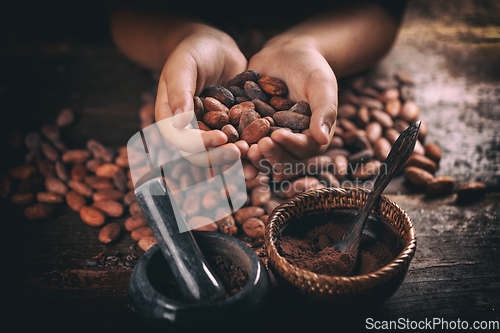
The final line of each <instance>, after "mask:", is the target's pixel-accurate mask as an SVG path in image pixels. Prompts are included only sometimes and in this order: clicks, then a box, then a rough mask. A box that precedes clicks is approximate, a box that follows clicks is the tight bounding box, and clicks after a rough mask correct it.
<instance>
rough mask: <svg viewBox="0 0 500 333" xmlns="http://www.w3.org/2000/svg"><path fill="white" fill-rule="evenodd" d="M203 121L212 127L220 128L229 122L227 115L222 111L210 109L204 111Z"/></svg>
mask: <svg viewBox="0 0 500 333" xmlns="http://www.w3.org/2000/svg"><path fill="white" fill-rule="evenodd" d="M203 122H204V123H205V124H206V125H207V126H208V127H210V128H212V129H222V127H224V126H225V125H226V124H227V123H228V122H229V116H228V114H227V113H226V112H224V111H211V112H208V113H205V115H204V116H203Z"/></svg>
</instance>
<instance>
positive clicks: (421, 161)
mask: <svg viewBox="0 0 500 333" xmlns="http://www.w3.org/2000/svg"><path fill="white" fill-rule="evenodd" d="M406 165H407V166H416V167H418V168H420V169H424V170H425V171H428V172H430V173H432V174H434V173H435V172H436V169H437V166H436V162H434V161H433V160H431V159H430V158H428V157H426V156H424V155H420V154H412V155H411V156H410V158H409V159H408V162H406Z"/></svg>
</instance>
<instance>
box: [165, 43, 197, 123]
mask: <svg viewBox="0 0 500 333" xmlns="http://www.w3.org/2000/svg"><path fill="white" fill-rule="evenodd" d="M197 73H198V72H197V65H196V63H195V61H194V59H193V58H191V57H180V56H179V55H178V54H175V53H174V54H172V55H171V56H170V58H169V59H168V60H167V62H166V64H165V68H164V69H163V74H162V77H163V79H164V80H165V83H166V90H167V95H168V104H169V106H170V110H172V115H176V116H177V117H175V119H174V122H173V125H174V127H175V128H179V129H181V128H185V127H186V126H187V125H188V124H189V122H190V121H191V120H192V119H191V118H192V117H191V116H192V115H193V114H192V113H191V114H190V115H191V116H187V115H186V116H178V115H179V114H182V113H186V112H188V111H193V110H194V102H193V97H194V94H195V90H196V80H197V76H198V75H197Z"/></svg>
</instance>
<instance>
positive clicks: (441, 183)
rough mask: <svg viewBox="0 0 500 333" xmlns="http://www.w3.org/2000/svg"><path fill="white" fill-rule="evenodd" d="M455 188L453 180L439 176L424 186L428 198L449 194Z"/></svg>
mask: <svg viewBox="0 0 500 333" xmlns="http://www.w3.org/2000/svg"><path fill="white" fill-rule="evenodd" d="M454 187H455V180H454V179H453V178H452V177H448V176H439V177H436V178H434V179H433V180H431V181H430V182H428V183H427V185H426V191H427V194H428V195H429V196H442V195H447V194H450V193H451V192H452V191H453V188H454Z"/></svg>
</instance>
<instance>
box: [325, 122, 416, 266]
mask: <svg viewBox="0 0 500 333" xmlns="http://www.w3.org/2000/svg"><path fill="white" fill-rule="evenodd" d="M420 123H421V121H420V120H419V121H417V122H416V123H414V124H413V125H411V126H410V127H408V128H407V129H406V130H405V131H404V132H403V133H401V135H400V136H399V138H398V139H397V140H396V142H395V143H394V146H393V147H392V149H391V151H390V153H389V155H388V156H387V159H386V161H385V163H386V172H381V171H379V174H378V176H377V179H376V180H375V184H373V187H372V189H371V191H370V193H369V194H368V198H367V199H366V201H365V202H364V204H363V206H362V207H361V210H360V211H359V212H358V215H357V217H356V219H355V220H354V222H353V223H352V224H351V227H350V228H349V230H347V232H346V233H345V234H344V236H343V237H342V238H341V239H339V240H337V241H336V242H334V243H333V244H332V245H330V246H331V247H334V248H335V249H337V250H338V251H339V252H350V253H352V254H353V255H354V261H356V258H357V255H358V250H359V240H360V238H361V234H362V233H363V228H364V227H365V223H366V220H368V217H369V216H370V213H371V211H372V208H373V206H374V205H375V203H376V202H378V200H379V199H380V196H381V195H382V192H384V190H385V188H386V187H387V185H389V183H390V182H391V180H392V178H394V175H395V174H397V173H398V171H399V170H400V169H402V168H403V167H404V165H405V164H406V161H408V158H410V155H411V154H412V153H413V149H414V148H415V143H416V142H417V138H418V131H419V129H420ZM381 170H382V169H381Z"/></svg>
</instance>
